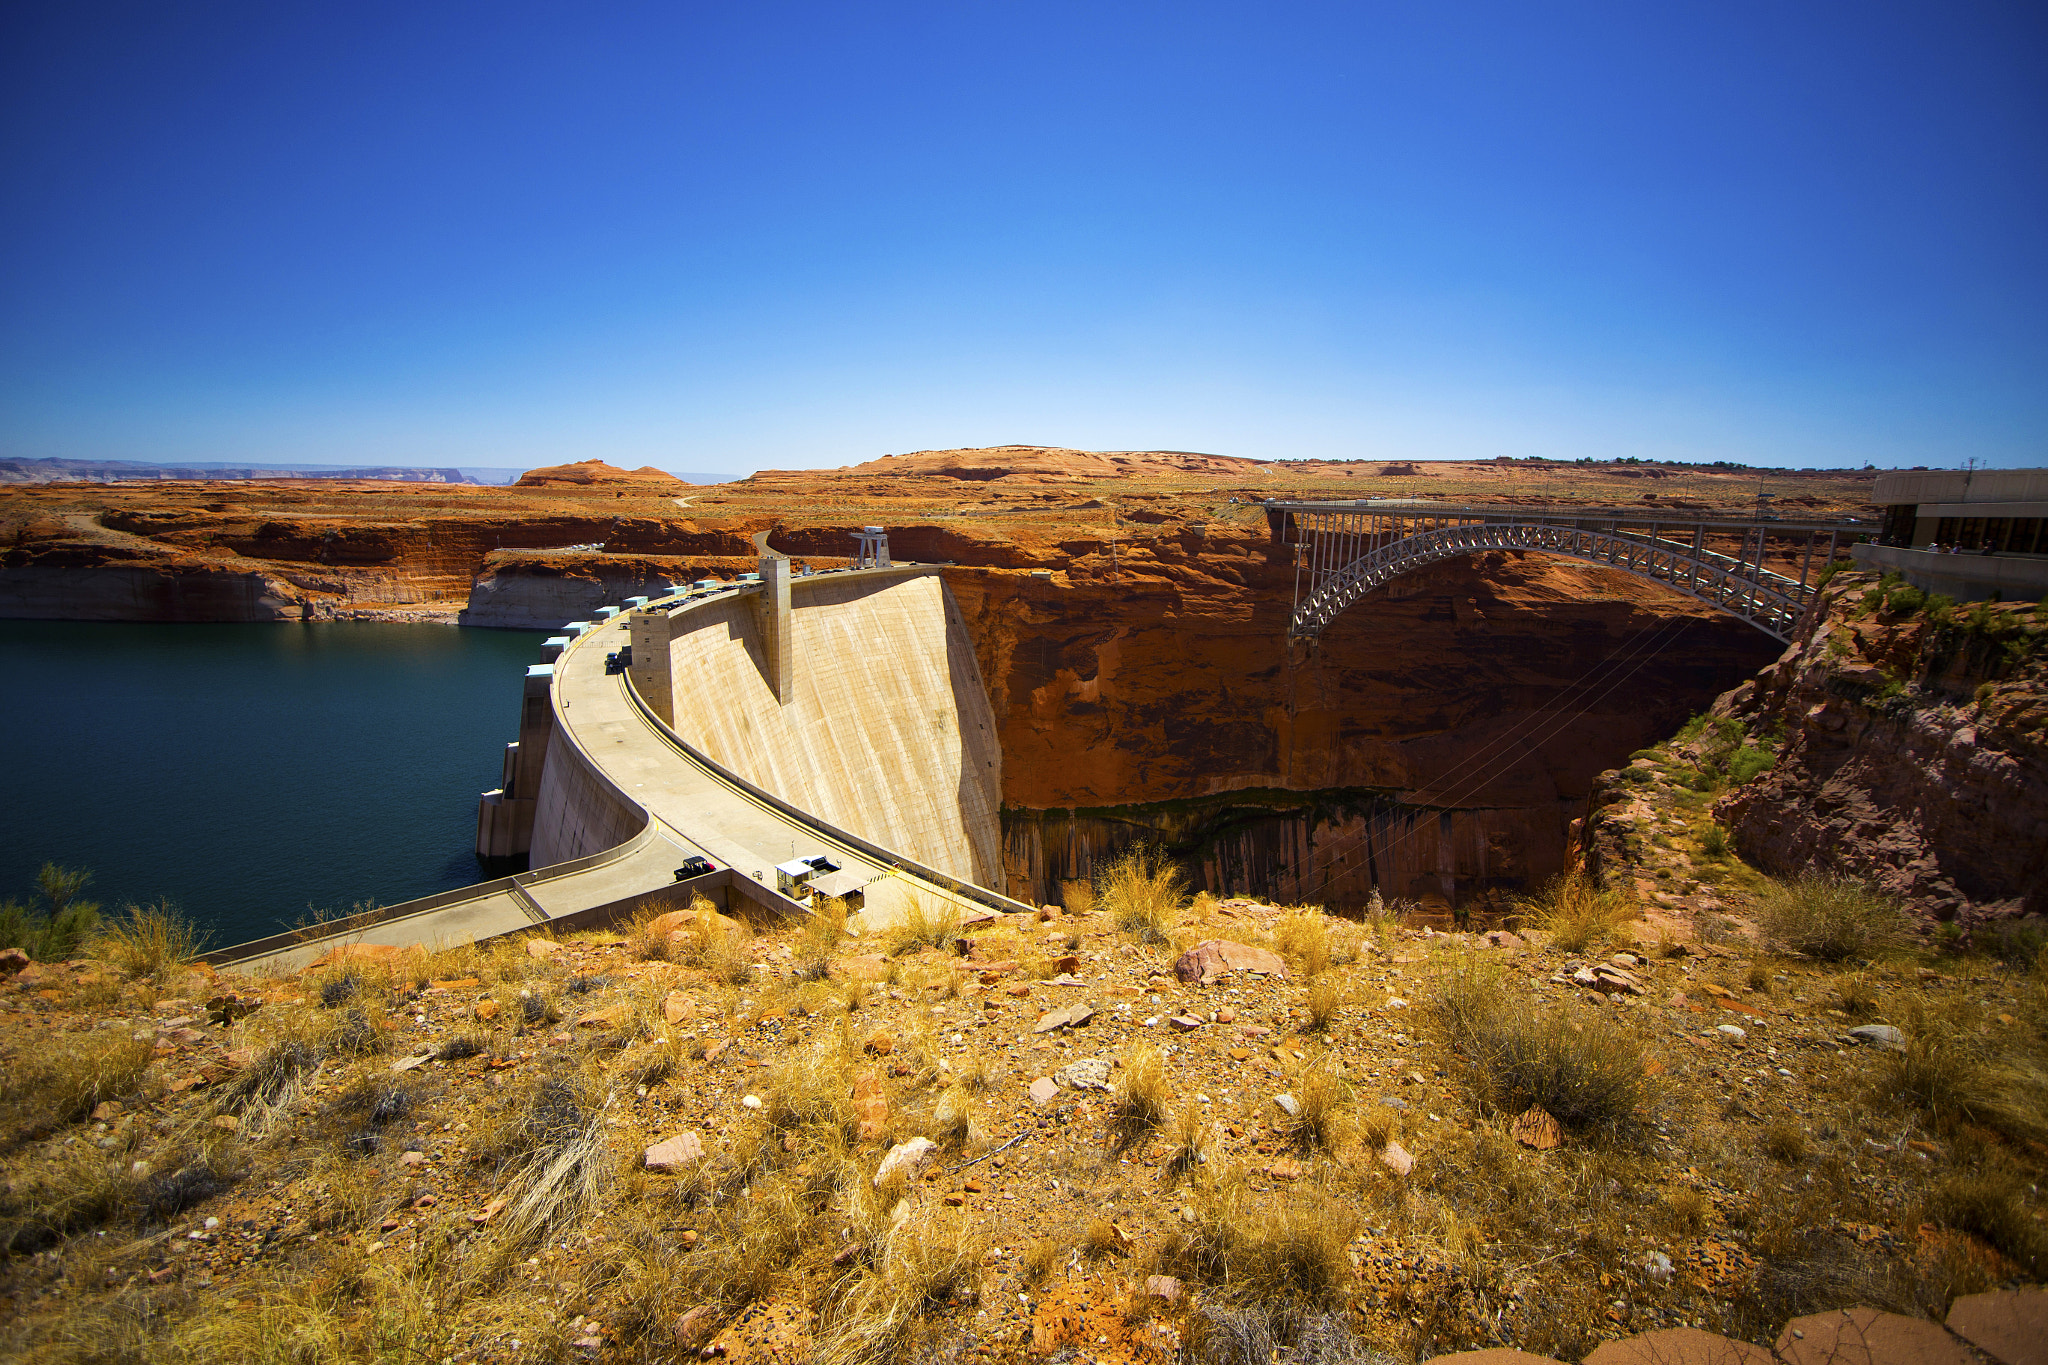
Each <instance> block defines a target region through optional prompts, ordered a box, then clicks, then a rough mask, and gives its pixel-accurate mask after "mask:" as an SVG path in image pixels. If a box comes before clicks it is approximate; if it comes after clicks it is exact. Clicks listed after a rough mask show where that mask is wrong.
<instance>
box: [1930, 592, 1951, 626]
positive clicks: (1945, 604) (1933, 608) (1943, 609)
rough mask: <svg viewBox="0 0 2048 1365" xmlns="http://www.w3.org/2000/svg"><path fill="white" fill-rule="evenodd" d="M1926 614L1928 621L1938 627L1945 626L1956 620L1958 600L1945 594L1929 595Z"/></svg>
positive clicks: (1935, 593) (1934, 593)
mask: <svg viewBox="0 0 2048 1365" xmlns="http://www.w3.org/2000/svg"><path fill="white" fill-rule="evenodd" d="M1926 614H1927V619H1928V620H1930V621H1932V622H1934V623H1935V624H1936V625H1938V626H1945V625H1947V624H1948V623H1949V622H1950V621H1952V620H1954V619H1955V614H1956V599H1955V598H1953V597H1950V596H1949V595H1948V594H1947V593H1945V592H1933V593H1929V594H1928V595H1927V606H1926Z"/></svg>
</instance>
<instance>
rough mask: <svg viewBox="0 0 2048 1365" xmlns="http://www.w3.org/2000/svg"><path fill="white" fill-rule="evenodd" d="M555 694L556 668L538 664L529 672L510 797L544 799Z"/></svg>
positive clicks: (552, 732)
mask: <svg viewBox="0 0 2048 1365" xmlns="http://www.w3.org/2000/svg"><path fill="white" fill-rule="evenodd" d="M554 692H555V666H554V665H553V664H534V665H533V666H532V667H530V668H528V669H527V670H526V693H525V695H524V696H523V697H521V698H520V702H519V758H518V761H517V762H515V763H514V764H513V765H512V787H511V789H510V790H508V791H507V792H506V793H505V794H506V795H507V796H511V797H516V798H517V799H519V800H522V801H531V800H532V799H533V798H535V797H537V796H539V795H540V773H541V769H542V767H544V766H545V765H546V763H547V761H548V741H549V740H550V739H553V738H554V734H555V707H554Z"/></svg>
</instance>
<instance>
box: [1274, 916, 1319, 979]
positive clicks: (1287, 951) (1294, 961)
mask: <svg viewBox="0 0 2048 1365" xmlns="http://www.w3.org/2000/svg"><path fill="white" fill-rule="evenodd" d="M1273 943H1274V946H1276V947H1277V948H1279V950H1280V955H1281V956H1282V957H1284V958H1286V959H1287V961H1288V963H1289V964H1290V965H1291V966H1293V968H1294V969H1295V970H1296V971H1298V972H1300V973H1301V974H1302V975H1303V976H1306V977H1314V976H1316V975H1318V974H1320V973H1322V972H1326V971H1328V970H1329V969H1330V917H1329V916H1328V915H1325V914H1324V913H1323V912H1322V911H1320V910H1313V909H1309V910H1290V911H1288V912H1287V913H1286V914H1284V915H1282V916H1280V918H1279V919H1278V920H1276V921H1274V924H1273Z"/></svg>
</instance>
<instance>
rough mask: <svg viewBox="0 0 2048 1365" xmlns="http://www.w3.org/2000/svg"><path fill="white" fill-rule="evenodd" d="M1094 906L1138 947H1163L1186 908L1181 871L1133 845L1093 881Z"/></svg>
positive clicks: (1156, 855) (1161, 858) (1153, 853)
mask: <svg viewBox="0 0 2048 1365" xmlns="http://www.w3.org/2000/svg"><path fill="white" fill-rule="evenodd" d="M1095 890H1096V902H1097V904H1099V905H1100V906H1101V907H1102V908H1103V909H1104V910H1107V911H1108V912H1109V913H1110V915H1111V917H1112V918H1113V919H1114V920H1115V923H1116V927H1117V928H1118V929H1119V930H1120V931H1122V932H1124V933H1127V934H1129V935H1131V936H1132V937H1133V938H1135V939H1137V940H1138V941H1139V942H1141V943H1165V942H1167V940H1168V938H1169V936H1170V932H1171V930H1172V929H1173V926H1174V922H1175V921H1176V920H1177V919H1178V918H1179V916H1180V912H1181V910H1182V909H1183V908H1184V907H1185V906H1186V905H1187V888H1186V883H1185V882H1184V881H1183V880H1182V878H1181V874H1180V869H1179V868H1177V867H1175V866H1174V865H1173V864H1172V863H1170V862H1168V861H1166V860H1165V859H1164V858H1163V857H1161V856H1160V855H1159V854H1158V853H1157V852H1155V851H1154V850H1153V849H1151V848H1149V847H1147V846H1146V845H1144V844H1134V845H1132V846H1131V847H1130V848H1128V849H1126V850H1125V851H1124V853H1123V856H1121V857H1119V858H1118V859H1117V860H1116V861H1115V862H1113V863H1111V864H1110V865H1109V866H1108V867H1107V868H1105V869H1103V871H1102V873H1101V875H1100V876H1099V877H1098V878H1097V879H1096V888H1095Z"/></svg>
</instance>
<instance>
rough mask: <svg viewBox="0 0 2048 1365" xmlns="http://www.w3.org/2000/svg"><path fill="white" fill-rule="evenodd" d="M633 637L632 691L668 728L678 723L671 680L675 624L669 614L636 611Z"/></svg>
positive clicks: (631, 626)
mask: <svg viewBox="0 0 2048 1365" xmlns="http://www.w3.org/2000/svg"><path fill="white" fill-rule="evenodd" d="M629 625H630V629H631V631H632V635H633V662H632V665H631V666H630V667H628V668H627V669H626V675H627V676H628V677H629V678H631V679H632V680H633V690H634V691H636V692H638V693H639V694H640V697H641V700H643V701H645V702H646V703H647V704H648V706H649V707H651V708H653V711H654V714H655V715H657V716H660V717H661V719H662V723H663V724H665V725H674V724H675V723H676V702H675V692H674V685H675V684H674V681H673V679H672V677H671V656H670V654H669V647H668V646H669V641H670V640H671V639H673V638H674V635H675V632H674V628H673V623H672V622H671V621H670V620H669V614H668V613H667V612H666V611H661V610H655V611H636V612H634V613H633V617H632V620H631V622H630V623H629Z"/></svg>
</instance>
